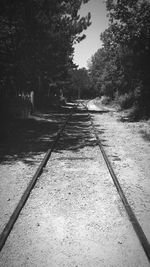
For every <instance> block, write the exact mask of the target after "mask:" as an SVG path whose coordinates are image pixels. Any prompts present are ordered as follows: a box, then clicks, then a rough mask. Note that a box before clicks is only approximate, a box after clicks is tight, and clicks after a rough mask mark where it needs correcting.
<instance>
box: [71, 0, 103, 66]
mask: <svg viewBox="0 0 150 267" xmlns="http://www.w3.org/2000/svg"><path fill="white" fill-rule="evenodd" d="M88 12H91V21H92V24H91V26H90V27H88V29H87V30H86V31H85V32H84V33H85V34H86V39H85V40H83V41H81V42H80V43H79V44H76V45H75V46H74V47H75V52H74V63H75V64H77V65H79V68H83V67H85V68H86V67H87V61H88V60H89V59H90V58H91V56H92V55H94V53H95V52H96V51H97V50H98V49H99V48H100V47H101V45H102V43H101V41H100V34H101V32H103V31H104V30H105V29H106V28H107V26H108V18H107V17H106V6H105V3H104V1H103V0H90V1H89V2H88V3H87V4H84V5H83V6H82V8H81V10H80V12H79V14H80V15H81V16H86V15H87V14H88Z"/></svg>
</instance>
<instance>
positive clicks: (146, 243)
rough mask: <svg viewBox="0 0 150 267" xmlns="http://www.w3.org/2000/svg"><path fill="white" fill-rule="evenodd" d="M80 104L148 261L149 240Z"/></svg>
mask: <svg viewBox="0 0 150 267" xmlns="http://www.w3.org/2000/svg"><path fill="white" fill-rule="evenodd" d="M82 105H84V106H85V108H86V110H87V112H88V116H89V119H90V122H91V125H92V128H93V130H94V134H95V137H96V140H97V144H98V146H99V148H100V151H101V153H102V155H103V158H104V160H105V163H106V166H107V168H108V170H109V173H110V175H111V177H112V180H113V182H114V185H115V187H116V189H117V191H118V193H119V196H120V198H121V200H122V202H123V205H124V207H125V210H126V213H127V215H128V217H129V220H130V221H131V223H132V226H133V228H134V231H135V233H136V235H137V237H138V239H139V241H140V244H141V245H142V247H143V249H144V252H145V254H146V256H147V259H148V261H149V262H150V243H149V241H148V239H147V237H146V235H145V233H144V231H143V229H142V227H141V225H140V223H139V221H138V219H137V218H136V215H135V213H134V211H133V209H132V208H131V206H130V204H129V202H128V200H127V198H126V196H125V194H124V192H123V190H122V187H121V185H120V183H119V181H118V178H117V176H116V174H115V172H114V170H113V167H112V165H111V162H110V160H109V158H108V156H107V154H106V152H105V150H104V148H103V145H102V143H101V141H100V138H99V136H98V133H97V130H96V127H95V125H94V123H93V120H92V117H91V115H90V113H89V110H88V108H87V106H86V105H85V104H82Z"/></svg>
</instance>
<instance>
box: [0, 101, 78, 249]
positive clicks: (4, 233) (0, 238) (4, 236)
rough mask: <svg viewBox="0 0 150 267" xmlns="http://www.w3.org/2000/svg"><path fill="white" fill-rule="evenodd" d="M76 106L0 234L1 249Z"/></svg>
mask: <svg viewBox="0 0 150 267" xmlns="http://www.w3.org/2000/svg"><path fill="white" fill-rule="evenodd" d="M75 108H76V105H74V107H73V108H72V109H71V112H70V114H69V115H68V116H67V119H66V120H65V121H64V123H63V125H62V126H61V128H60V129H59V130H58V132H57V134H56V137H55V139H54V141H53V143H52V146H51V148H49V149H48V150H47V152H46V154H45V156H44V158H43V159H42V161H41V163H40V165H39V166H38V168H37V170H36V172H35V174H34V175H33V177H32V178H31V181H30V182H29V184H28V186H27V188H26V190H25V191H24V193H23V195H22V197H21V199H20V201H19V202H18V204H17V206H16V208H15V209H14V211H13V213H12V215H11V217H10V219H9V221H8V222H7V223H6V225H5V227H4V229H3V231H2V233H1V234H0V251H1V250H2V249H3V247H4V245H5V242H6V240H7V238H8V236H9V234H10V232H11V230H12V229H13V226H14V224H15V222H16V221H17V219H18V217H19V214H20V212H21V210H22V209H23V207H24V205H25V203H26V202H27V200H28V198H29V196H30V193H31V191H32V189H33V188H34V186H35V184H36V182H37V179H38V178H39V177H40V175H41V174H42V172H43V168H44V167H45V166H46V164H47V162H48V160H49V159H50V156H51V154H52V152H53V150H54V149H55V147H56V145H57V143H58V140H59V138H60V136H61V134H62V132H63V131H64V129H65V127H66V125H67V123H68V121H69V120H70V119H71V117H72V113H73V111H74V109H75Z"/></svg>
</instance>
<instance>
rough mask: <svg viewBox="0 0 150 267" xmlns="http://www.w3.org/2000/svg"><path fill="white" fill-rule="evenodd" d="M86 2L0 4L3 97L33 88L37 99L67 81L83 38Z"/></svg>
mask: <svg viewBox="0 0 150 267" xmlns="http://www.w3.org/2000/svg"><path fill="white" fill-rule="evenodd" d="M86 2H88V0H70V1H68V0H26V1H24V0H1V9H0V39H1V42H0V68H1V73H0V95H1V96H2V95H17V94H18V93H19V91H21V92H22V91H25V92H27V91H31V90H34V91H35V92H36V95H37V96H38V98H40V96H41V95H44V94H49V90H50V88H51V85H54V84H57V83H59V84H61V82H64V81H65V80H66V79H67V74H68V70H69V69H70V68H74V67H75V66H74V65H73V61H72V59H73V51H74V49H73V44H74V43H75V42H80V41H81V40H82V39H84V38H85V35H83V34H82V31H83V30H84V29H86V28H87V27H88V26H89V25H90V23H91V22H90V13H89V14H87V16H86V17H82V18H80V16H79V15H78V10H79V8H80V6H81V4H83V3H86Z"/></svg>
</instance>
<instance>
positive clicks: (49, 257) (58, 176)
mask: <svg viewBox="0 0 150 267" xmlns="http://www.w3.org/2000/svg"><path fill="white" fill-rule="evenodd" d="M92 116H93V120H94V122H95V124H96V125H97V129H98V130H99V134H100V137H101V138H102V139H104V140H103V142H104V145H105V147H106V148H107V153H109V156H110V157H111V159H114V158H115V161H114V160H113V162H114V166H115V168H116V171H117V174H118V175H119V178H120V177H121V173H122V169H121V166H122V165H121V161H120V159H121V160H122V159H123V160H125V161H126V160H127V159H125V158H124V155H126V154H125V153H127V152H126V150H125V148H124V144H125V142H124V140H125V137H126V135H127V136H128V139H127V144H128V145H129V146H130V144H129V141H130V142H131V145H132V142H133V144H134V140H132V138H131V137H132V134H131V132H130V130H129V129H126V128H125V127H124V124H122V123H121V122H118V121H117V120H116V117H112V114H111V113H101V114H96V115H94V114H93V115H92ZM99 124H100V126H99ZM110 124H112V126H110ZM115 127H116V128H117V129H118V131H116V128H115ZM109 130H110V131H109ZM126 130H127V134H126ZM112 132H113V134H112ZM128 132H129V133H128ZM115 134H116V135H115ZM118 134H122V136H120V135H119V137H118ZM110 139H111V140H113V144H111V143H110ZM119 140H120V141H119ZM116 142H117V143H116ZM142 147H143V143H142ZM146 147H147V146H145V149H146ZM116 149H117V150H116ZM135 149H136V148H135ZM130 150H131V151H132V152H133V150H132V148H131V147H130ZM124 151H125V152H124ZM127 151H128V149H127ZM144 151H145V154H144V155H143V163H142V161H141V159H140V161H141V164H143V167H144V161H145V160H148V158H147V157H148V155H149V154H148V151H147V150H144ZM117 153H118V154H117ZM128 153H129V151H128ZM133 155H134V153H133ZM138 157H139V154H138ZM138 157H137V160H138V159H139V158H138ZM128 158H130V157H128ZM125 161H123V164H125ZM127 162H128V164H127V165H125V166H124V165H123V166H124V170H127V171H128V174H127V177H128V179H127V177H126V176H124V177H123V178H120V179H123V180H122V181H123V184H124V189H126V193H127V196H129V198H130V201H131V202H133V201H134V202H133V203H135V205H133V206H136V211H137V213H138V212H139V217H140V220H141V222H142V223H143V225H144V227H145V228H144V229H145V230H146V229H147V230H146V231H148V230H149V229H148V224H146V223H145V224H144V222H146V221H147V219H148V217H146V220H142V218H143V216H142V214H141V213H140V212H143V207H144V206H142V204H143V203H144V205H147V206H146V209H144V214H146V211H147V209H148V208H149V207H148V201H149V196H148V189H147V186H148V185H149V184H148V182H149V181H148V180H146V176H144V177H145V178H143V180H142V181H143V183H142V185H141V183H140V180H141V176H138V179H137V180H136V177H137V175H136V176H134V177H133V178H132V179H130V177H131V176H132V174H133V173H134V171H133V165H131V167H130V168H129V169H127V167H126V166H128V165H129V164H131V163H132V164H133V162H134V167H135V164H136V162H135V161H134V159H133V158H131V159H130V160H128V161H127ZM146 162H147V161H146ZM116 163H117V164H116ZM119 163H120V165H118V164H119ZM136 166H139V165H136ZM141 166H142V165H141ZM141 168H142V167H141ZM147 168H148V166H147ZM129 171H130V172H129ZM136 171H139V169H138V170H137V169H136ZM144 171H145V169H144V170H143V172H144ZM124 174H126V172H125V171H124ZM136 174H137V173H136ZM145 181H147V184H145ZM137 185H138V186H140V189H139V191H140V192H143V191H144V193H143V194H144V198H143V201H141V195H140V198H139V200H138V196H139V191H138V192H136V190H137V189H138V188H139V187H138V186H137ZM128 188H129V190H128ZM141 188H142V189H141ZM142 190H143V191H142ZM132 193H134V195H135V196H136V199H134V198H133V199H132V196H133V194H132ZM133 203H132V204H133ZM141 203H142V204H141ZM4 206H6V205H4ZM147 214H148V212H147ZM147 216H149V214H148V215H147ZM146 233H147V232H146ZM0 266H3V267H20V266H28V267H32V266H39V267H41V266H43V267H47V266H50V267H57V266H60V267H62V266H66V267H80V266H82V267H94V266H95V267H101V266H102V267H103V266H106V267H109V266H114V267H118V266H120V267H123V266H129V267H135V266H136V267H138V266H139V267H146V266H149V263H148V261H147V258H146V256H145V254H144V252H143V250H142V248H141V245H140V244H139V241H138V239H137V237H136V235H135V233H134V230H133V228H132V225H131V223H130V222H129V220H128V218H127V216H126V213H125V211H124V208H123V206H122V203H121V201H120V198H119V196H118V193H117V192H116V189H115V188H114V185H113V182H112V179H111V177H110V175H109V173H108V171H107V169H106V166H105V163H104V160H103V158H102V156H101V153H100V151H99V148H98V147H97V145H96V140H95V137H94V134H93V131H92V128H91V124H90V122H89V120H88V116H87V113H85V112H83V111H82V110H81V111H79V112H76V113H75V114H74V116H73V119H72V120H71V121H70V123H69V124H68V126H67V128H66V131H65V133H64V135H63V136H62V138H61V140H60V142H59V144H58V147H57V148H56V150H55V152H54V153H53V154H52V158H51V161H50V162H49V163H48V164H47V166H46V168H45V170H44V172H43V174H42V176H41V177H40V179H39V180H38V182H37V184H36V186H35V189H34V190H33V191H32V194H31V197H30V199H29V200H28V202H27V204H26V205H25V208H24V209H23V211H22V212H21V215H20V216H19V219H18V221H17V223H16V224H15V226H14V229H13V231H12V233H11V235H10V237H9V238H8V240H7V242H6V244H5V247H4V248H3V250H2V252H1V255H0Z"/></svg>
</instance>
